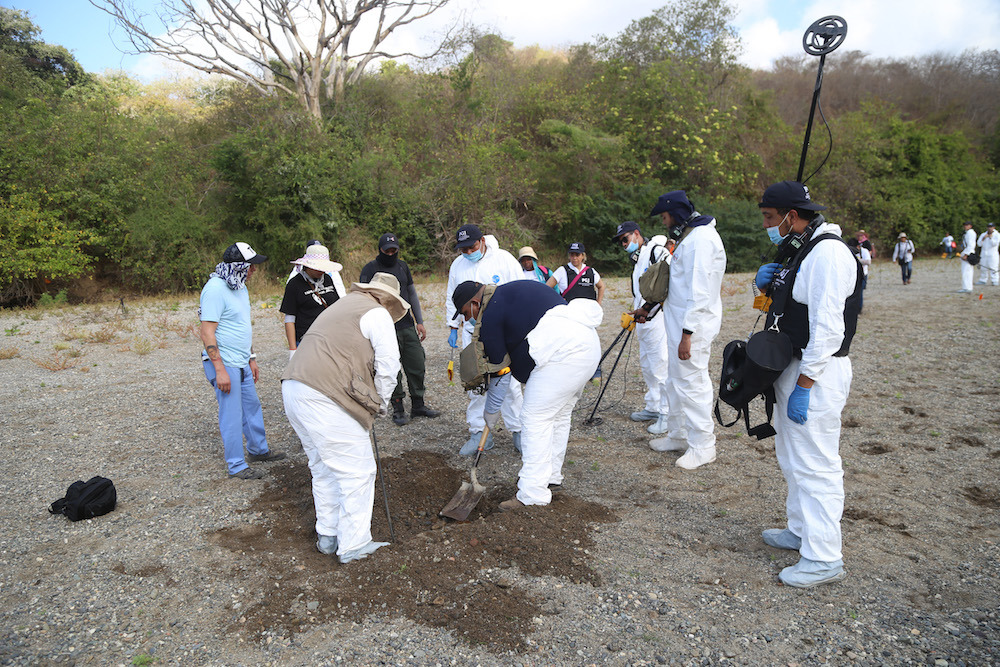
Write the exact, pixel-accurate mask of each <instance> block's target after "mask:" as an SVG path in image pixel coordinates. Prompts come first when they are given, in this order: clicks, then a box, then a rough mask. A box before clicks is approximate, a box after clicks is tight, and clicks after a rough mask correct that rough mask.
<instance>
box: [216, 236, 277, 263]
mask: <svg viewBox="0 0 1000 667" xmlns="http://www.w3.org/2000/svg"><path fill="white" fill-rule="evenodd" d="M222 261H223V262H225V263H226V264H235V263H236V262H246V263H247V264H262V263H264V262H266V261H267V255H259V254H257V253H256V252H254V249H253V248H251V247H250V244H249V243H244V242H243V241H237V242H236V243H234V244H233V245H231V246H229V247H228V248H226V251H225V252H224V253H222Z"/></svg>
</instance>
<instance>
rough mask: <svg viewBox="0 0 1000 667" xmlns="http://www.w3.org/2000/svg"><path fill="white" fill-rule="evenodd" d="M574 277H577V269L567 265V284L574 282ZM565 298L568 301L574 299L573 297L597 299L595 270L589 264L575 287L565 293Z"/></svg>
mask: <svg viewBox="0 0 1000 667" xmlns="http://www.w3.org/2000/svg"><path fill="white" fill-rule="evenodd" d="M573 278H576V271H574V270H573V269H572V268H571V267H569V266H567V267H566V284H567V285H568V284H570V283H571V282H573ZM563 298H564V299H566V300H567V301H572V300H573V299H593V300H594V301H596V300H597V286H596V285H594V270H593V269H592V268H590V267H589V266H588V267H587V269H586V270H585V271H584V272H583V275H582V276H580V279H579V280H577V281H576V284H575V285H573V287H572V288H571V289H569V290H567V291H566V293H565V294H563Z"/></svg>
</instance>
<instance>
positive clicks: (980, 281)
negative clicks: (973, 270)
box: [976, 280, 986, 285]
mask: <svg viewBox="0 0 1000 667" xmlns="http://www.w3.org/2000/svg"><path fill="white" fill-rule="evenodd" d="M976 284H977V285H985V284H986V281H985V280H977V281H976Z"/></svg>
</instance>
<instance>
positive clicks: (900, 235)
mask: <svg viewBox="0 0 1000 667" xmlns="http://www.w3.org/2000/svg"><path fill="white" fill-rule="evenodd" d="M896 238H900V239H905V238H906V232H900V233H899V236H897V237H896Z"/></svg>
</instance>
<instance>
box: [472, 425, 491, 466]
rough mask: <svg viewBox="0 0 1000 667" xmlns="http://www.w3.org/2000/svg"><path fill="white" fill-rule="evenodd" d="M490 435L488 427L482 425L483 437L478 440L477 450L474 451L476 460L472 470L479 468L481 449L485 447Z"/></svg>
mask: <svg viewBox="0 0 1000 667" xmlns="http://www.w3.org/2000/svg"><path fill="white" fill-rule="evenodd" d="M489 435H490V427H489V426H487V425H485V424H484V425H483V436H482V437H481V438H479V449H477V450H476V460H475V461H473V463H472V468H473V469H476V468H478V467H479V457H480V456H482V455H483V447H485V446H486V438H488V437H489Z"/></svg>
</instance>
